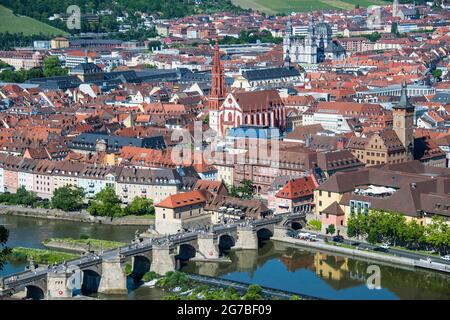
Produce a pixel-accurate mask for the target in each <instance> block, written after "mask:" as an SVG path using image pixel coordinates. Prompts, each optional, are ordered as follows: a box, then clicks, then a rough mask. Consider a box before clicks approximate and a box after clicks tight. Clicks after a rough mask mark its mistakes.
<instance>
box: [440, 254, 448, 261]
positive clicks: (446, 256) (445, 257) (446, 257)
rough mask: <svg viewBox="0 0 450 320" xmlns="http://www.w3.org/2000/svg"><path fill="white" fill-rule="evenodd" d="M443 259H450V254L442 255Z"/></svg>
mask: <svg viewBox="0 0 450 320" xmlns="http://www.w3.org/2000/svg"><path fill="white" fill-rule="evenodd" d="M441 259H442V260H445V261H450V254H446V255H445V256H443V257H441Z"/></svg>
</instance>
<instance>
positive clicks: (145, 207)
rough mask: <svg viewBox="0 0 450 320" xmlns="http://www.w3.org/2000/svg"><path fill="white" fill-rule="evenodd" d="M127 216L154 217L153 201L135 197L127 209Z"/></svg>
mask: <svg viewBox="0 0 450 320" xmlns="http://www.w3.org/2000/svg"><path fill="white" fill-rule="evenodd" d="M125 214H126V215H136V216H143V215H154V214H155V207H154V206H153V200H152V199H147V198H143V197H135V198H134V199H133V201H131V203H130V204H128V205H127V206H126V207H125Z"/></svg>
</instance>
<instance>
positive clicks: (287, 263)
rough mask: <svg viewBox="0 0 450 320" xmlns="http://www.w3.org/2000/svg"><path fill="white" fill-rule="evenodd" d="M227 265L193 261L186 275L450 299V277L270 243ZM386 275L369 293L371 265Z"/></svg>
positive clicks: (362, 294) (339, 293)
mask: <svg viewBox="0 0 450 320" xmlns="http://www.w3.org/2000/svg"><path fill="white" fill-rule="evenodd" d="M230 256H231V259H232V262H231V263H224V264H214V263H200V262H189V263H187V264H186V265H185V266H184V267H183V269H182V270H183V271H186V272H192V273H199V274H203V275H208V276H215V277H223V278H226V279H230V280H237V281H242V282H246V283H258V284H261V285H264V286H267V287H272V288H276V289H283V290H288V291H292V292H296V293H299V294H307V295H312V296H318V297H322V298H327V299H449V298H450V277H449V276H448V275H445V274H440V273H436V272H428V271H424V270H418V269H412V268H402V267H394V266H386V265H380V264H377V263H371V262H367V261H363V260H358V259H354V258H350V257H345V256H336V255H334V254H332V253H327V252H320V251H313V250H310V249H308V250H304V249H301V248H298V247H292V246H289V245H288V244H283V243H280V242H271V241H270V242H268V243H267V244H266V245H265V246H263V247H262V248H260V249H259V250H258V251H256V250H253V251H252V250H240V251H232V252H231V253H230ZM373 264H377V265H379V267H380V271H381V287H382V288H381V289H379V290H376V289H369V288H368V286H367V285H366V281H367V280H368V278H369V277H370V275H371V274H372V273H371V272H368V267H369V266H370V265H373Z"/></svg>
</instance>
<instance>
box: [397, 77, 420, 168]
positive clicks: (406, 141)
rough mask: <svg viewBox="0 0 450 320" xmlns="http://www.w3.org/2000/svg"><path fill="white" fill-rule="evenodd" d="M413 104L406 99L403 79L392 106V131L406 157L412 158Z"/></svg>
mask: <svg viewBox="0 0 450 320" xmlns="http://www.w3.org/2000/svg"><path fill="white" fill-rule="evenodd" d="M414 110H415V109H414V106H413V105H412V104H411V103H410V102H409V101H408V92H407V86H406V80H405V79H404V80H403V83H402V91H401V96H400V101H399V103H398V104H397V105H396V106H395V107H394V108H393V111H392V115H393V118H394V127H393V129H394V131H395V133H396V134H397V136H398V138H399V139H400V141H401V142H402V144H403V146H404V147H405V149H406V152H407V156H408V159H410V160H412V159H414Z"/></svg>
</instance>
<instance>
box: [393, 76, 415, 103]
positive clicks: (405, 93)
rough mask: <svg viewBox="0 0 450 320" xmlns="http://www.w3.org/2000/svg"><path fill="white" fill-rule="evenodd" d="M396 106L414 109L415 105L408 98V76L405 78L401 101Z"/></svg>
mask: <svg viewBox="0 0 450 320" xmlns="http://www.w3.org/2000/svg"><path fill="white" fill-rule="evenodd" d="M396 108H397V109H414V106H413V105H412V104H411V103H410V102H409V100H408V86H407V85H406V78H403V82H402V91H401V95H400V101H399V103H398V104H397V106H396Z"/></svg>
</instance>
